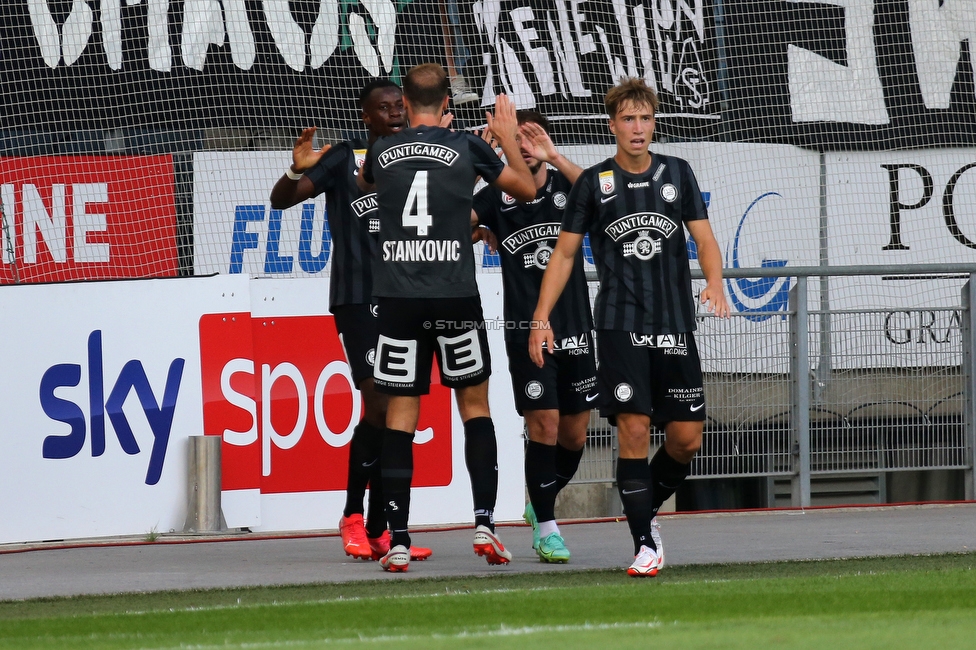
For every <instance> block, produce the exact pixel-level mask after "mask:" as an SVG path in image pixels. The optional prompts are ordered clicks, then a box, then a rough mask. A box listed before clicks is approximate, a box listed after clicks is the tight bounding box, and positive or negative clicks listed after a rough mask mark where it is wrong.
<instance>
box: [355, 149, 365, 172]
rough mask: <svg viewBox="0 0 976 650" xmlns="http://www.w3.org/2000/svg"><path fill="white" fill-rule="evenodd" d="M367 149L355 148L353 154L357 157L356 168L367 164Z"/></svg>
mask: <svg viewBox="0 0 976 650" xmlns="http://www.w3.org/2000/svg"><path fill="white" fill-rule="evenodd" d="M366 151H367V150H366V149H353V150H352V155H353V156H355V158H356V169H362V168H363V165H365V164H366Z"/></svg>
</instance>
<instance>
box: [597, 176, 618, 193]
mask: <svg viewBox="0 0 976 650" xmlns="http://www.w3.org/2000/svg"><path fill="white" fill-rule="evenodd" d="M616 187H617V186H616V185H615V184H614V182H613V171H612V170H611V171H608V172H600V191H601V192H603V193H604V194H613V191H614V190H615V189H616Z"/></svg>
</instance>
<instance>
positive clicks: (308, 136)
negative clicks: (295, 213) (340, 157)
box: [271, 126, 332, 210]
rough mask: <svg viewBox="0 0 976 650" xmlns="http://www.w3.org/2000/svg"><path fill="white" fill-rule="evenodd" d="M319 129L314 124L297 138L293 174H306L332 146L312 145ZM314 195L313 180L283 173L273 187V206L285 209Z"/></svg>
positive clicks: (292, 164) (292, 156) (292, 153)
mask: <svg viewBox="0 0 976 650" xmlns="http://www.w3.org/2000/svg"><path fill="white" fill-rule="evenodd" d="M317 129H318V127H314V126H313V127H310V128H307V129H305V130H304V131H302V134H301V135H300V136H298V139H297V140H295V146H294V148H293V149H292V150H291V160H292V163H291V169H290V171H291V173H292V174H304V173H305V171H306V170H307V169H309V168H310V167H314V166H315V164H316V163H318V161H319V160H320V159H321V158H322V156H323V155H325V152H327V151H328V150H329V149H331V148H332V145H330V144H327V145H325V146H324V147H322V148H321V149H316V148H315V147H313V146H312V138H313V137H314V136H315V131H316V130H317ZM313 196H315V185H314V184H313V183H312V181H310V180H308V179H307V178H305V176H301V177H300V178H298V179H297V180H296V179H293V178H291V177H289V176H288V174H283V175H282V176H281V178H279V179H278V182H277V183H275V186H274V187H273V188H271V207H272V208H273V209H275V210H284V209H286V208H290V207H291V206H293V205H298V204H299V203H301V202H302V201H304V200H306V199H310V198H312V197H313Z"/></svg>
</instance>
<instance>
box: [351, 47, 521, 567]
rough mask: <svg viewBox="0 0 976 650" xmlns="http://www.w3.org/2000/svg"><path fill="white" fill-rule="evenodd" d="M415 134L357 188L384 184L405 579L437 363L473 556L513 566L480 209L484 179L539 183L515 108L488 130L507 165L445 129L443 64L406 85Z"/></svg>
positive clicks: (395, 498)
mask: <svg viewBox="0 0 976 650" xmlns="http://www.w3.org/2000/svg"><path fill="white" fill-rule="evenodd" d="M403 88H404V106H405V108H406V110H407V116H408V120H409V122H410V125H411V126H410V128H408V129H404V130H403V131H402V132H400V133H398V134H396V135H393V136H390V137H386V138H380V139H379V140H377V141H376V142H375V143H374V144H373V146H372V147H370V151H369V154H368V155H367V157H366V164H365V165H364V167H363V172H362V174H360V176H359V178H358V181H359V184H360V188H361V189H364V190H367V189H370V188H371V186H372V185H371V184H372V183H375V184H376V196H377V202H378V204H379V218H380V241H379V251H378V254H377V257H376V265H375V267H374V271H375V279H374V283H373V295H374V296H375V297H376V298H377V300H378V302H379V306H380V336H379V340H378V343H377V347H376V364H375V366H374V369H373V378H374V381H375V383H376V387H377V390H380V391H382V392H385V393H387V394H389V395H390V403H389V409H388V411H387V417H386V427H387V429H386V435H385V437H384V440H383V451H382V455H381V460H380V463H381V465H382V475H383V489H384V494H385V495H386V497H385V498H386V503H387V508H386V514H387V519H388V520H389V523H390V533H391V537H392V541H391V544H392V548H391V549H390V552H389V553H387V554H386V555H385V556H384V557H383V558H381V560H380V563H381V565H382V566H383V568H384V569H386V570H388V571H406V570H407V567H408V566H409V563H410V554H409V552H408V550H407V549H408V548H409V547H410V535H409V533H408V528H407V523H408V519H409V512H410V481H411V478H412V476H413V437H414V432H415V430H416V428H417V421H418V419H419V416H420V395H423V394H426V393H427V392H428V391H429V384H430V370H431V361H432V359H431V357H432V355H433V354H436V355H437V358H438V361H439V365H440V372H441V381H442V382H443V384H444V385H445V386H448V387H450V388H453V389H454V391H455V392H454V395H455V399H456V401H457V406H458V411H459V413H460V415H461V420H462V421H463V422H464V441H465V444H464V446H465V449H464V451H465V461H466V464H467V468H468V474H469V475H470V477H471V490H472V492H473V498H474V514H475V538H474V550H475V553H477V554H478V555H482V556H484V557H485V558H486V559H487V560H488V563H489V564H503V563H507V562H508V561H509V560H511V553H510V552H509V551H508V550H506V549H505V547H504V545H503V544H502V543H501V541H500V540H499V539H498V536H497V535H495V530H494V514H493V513H494V508H495V499H496V496H497V491H498V464H497V455H498V453H497V447H496V443H495V428H494V425H493V424H492V421H491V415H490V413H489V410H488V377H489V375H490V374H491V359H490V358H489V355H488V338H487V335H486V334H485V330H484V316H483V314H482V310H481V297H480V295H479V293H478V284H477V282H476V281H475V276H474V252H473V249H472V246H471V201H472V194H473V189H474V184H475V180H476V178H477V176H481V177H482V178H484V179H485V180H486V181H488V182H489V183H491V184H493V185H497V186H498V187H500V188H501V189H503V190H505V191H506V192H509V193H511V194H512V195H514V196H516V197H519V198H522V199H526V200H528V199H531V198H532V197H533V196H534V195H535V185H534V183H533V182H532V175H531V173H530V172H529V170H528V168H527V167H526V165H525V162H524V161H523V160H522V158H521V156H520V155H519V149H518V144H517V143H516V140H515V136H516V132H517V130H518V122H517V121H516V118H515V107H514V106H513V105H512V103H511V102H510V101H509V100H508V98H507V97H505V96H504V95H501V96H499V97H498V99H497V102H496V105H495V117H494V119H492V118H491V116H490V115H489V116H488V123H489V127H490V128H491V129H492V133H493V134H494V135H495V137H496V139H497V140H498V142H499V143H500V144H501V146H502V150H503V151H504V152H505V153H506V155H507V156H508V160H509V164H508V165H504V164H502V162H501V161H500V160H499V159H498V156H497V155H495V152H494V151H493V150H492V149H491V147H489V146H488V145H487V143H485V142H484V141H483V140H482V139H481V138H478V137H477V136H474V135H472V134H469V133H455V132H453V131H448V130H447V129H445V128H440V127H439V126H438V125H439V124H440V122H441V115H442V114H443V113H444V110H445V109H446V107H447V102H448V93H449V90H450V83H449V80H448V78H447V73H446V72H445V71H444V69H443V68H442V67H441V66H440V65H437V64H431V63H428V64H422V65H419V66H417V67H415V68H412V69H411V70H410V72H408V73H407V76H406V78H405V79H404V85H403Z"/></svg>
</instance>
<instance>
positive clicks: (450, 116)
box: [438, 111, 454, 129]
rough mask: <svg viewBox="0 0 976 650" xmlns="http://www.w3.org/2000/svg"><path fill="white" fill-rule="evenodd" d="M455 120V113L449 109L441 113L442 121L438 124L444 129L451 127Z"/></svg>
mask: <svg viewBox="0 0 976 650" xmlns="http://www.w3.org/2000/svg"><path fill="white" fill-rule="evenodd" d="M453 121H454V113H452V112H451V111H448V112H446V113H444V114H443V115H441V123H440V124H439V125H438V126H440V127H441V128H442V129H450V128H451V123H452V122H453Z"/></svg>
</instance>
